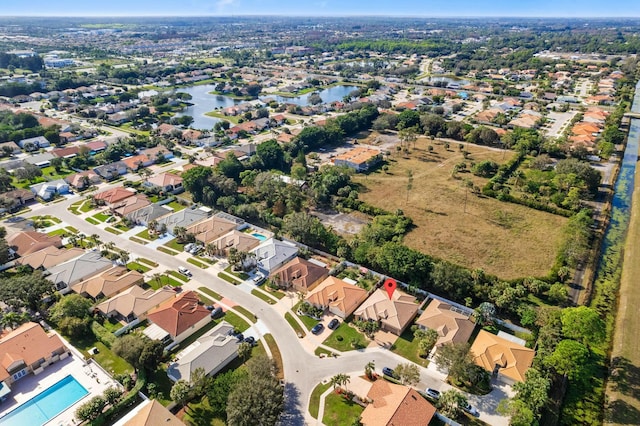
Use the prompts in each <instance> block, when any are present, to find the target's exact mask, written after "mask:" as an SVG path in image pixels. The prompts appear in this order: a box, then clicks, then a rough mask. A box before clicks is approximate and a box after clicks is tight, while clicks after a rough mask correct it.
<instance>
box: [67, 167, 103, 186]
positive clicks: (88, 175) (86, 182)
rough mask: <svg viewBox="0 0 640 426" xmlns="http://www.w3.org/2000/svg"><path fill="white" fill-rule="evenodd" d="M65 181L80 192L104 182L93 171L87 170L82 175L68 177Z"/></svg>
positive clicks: (75, 174)
mask: <svg viewBox="0 0 640 426" xmlns="http://www.w3.org/2000/svg"><path fill="white" fill-rule="evenodd" d="M64 180H65V181H66V182H67V183H68V184H69V186H72V187H74V188H76V189H78V190H83V189H85V188H88V187H89V186H91V185H97V184H99V183H100V182H102V179H100V176H98V174H97V173H96V172H94V171H93V170H85V171H83V172H80V173H74V174H72V175H69V176H67V177H66V178H64Z"/></svg>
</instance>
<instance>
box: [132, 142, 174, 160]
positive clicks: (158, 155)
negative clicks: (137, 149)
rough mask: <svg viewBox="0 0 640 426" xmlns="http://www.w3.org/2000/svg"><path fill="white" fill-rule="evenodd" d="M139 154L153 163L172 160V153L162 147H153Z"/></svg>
mask: <svg viewBox="0 0 640 426" xmlns="http://www.w3.org/2000/svg"><path fill="white" fill-rule="evenodd" d="M140 154H142V155H146V156H147V157H148V158H149V160H151V161H152V162H153V163H158V162H161V163H162V162H164V161H165V160H169V159H171V158H173V151H171V150H170V149H167V148H166V147H164V146H162V145H158V146H155V147H153V148H147V149H145V150H144V151H142V152H141V153H140Z"/></svg>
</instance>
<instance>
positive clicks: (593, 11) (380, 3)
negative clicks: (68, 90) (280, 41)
mask: <svg viewBox="0 0 640 426" xmlns="http://www.w3.org/2000/svg"><path fill="white" fill-rule="evenodd" d="M208 15H226V16H228V15H298V16H301V15H302V16H341V15H381V16H412V17H416V16H426V17H455V16H464V17H469V16H523V17H524V16H535V17H640V1H638V0H617V1H611V0H609V1H607V0H98V1H91V0H26V1H15V0H0V16H208Z"/></svg>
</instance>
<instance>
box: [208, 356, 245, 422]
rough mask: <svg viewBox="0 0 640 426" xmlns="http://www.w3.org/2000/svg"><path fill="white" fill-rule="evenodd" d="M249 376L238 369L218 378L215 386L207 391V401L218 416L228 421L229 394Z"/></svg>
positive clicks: (214, 383)
mask: <svg viewBox="0 0 640 426" xmlns="http://www.w3.org/2000/svg"><path fill="white" fill-rule="evenodd" d="M247 375H248V373H247V371H246V370H245V369H237V370H231V371H227V372H225V373H222V374H218V375H217V376H216V378H215V379H214V381H213V384H212V385H211V386H210V387H209V388H208V389H207V400H208V401H209V406H210V407H211V409H212V411H213V413H214V414H215V415H216V416H218V417H222V418H223V419H225V420H226V418H227V400H228V399H229V394H230V393H231V391H233V389H234V388H235V387H236V384H237V383H238V382H239V381H241V380H245V379H246V377H247Z"/></svg>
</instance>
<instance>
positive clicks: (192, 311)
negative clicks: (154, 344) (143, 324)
mask: <svg viewBox="0 0 640 426" xmlns="http://www.w3.org/2000/svg"><path fill="white" fill-rule="evenodd" d="M147 319H148V320H149V322H151V323H152V325H151V326H149V327H147V328H146V329H145V330H144V334H145V335H146V336H147V337H149V338H151V339H154V340H160V341H162V342H163V343H165V344H169V343H170V342H172V341H173V343H174V344H177V343H180V342H182V341H183V340H184V339H186V338H187V337H189V336H191V335H192V334H193V333H195V332H196V331H198V330H200V329H201V328H202V327H204V326H205V325H207V324H208V323H209V321H211V315H210V312H209V311H208V310H207V308H205V307H204V305H201V304H200V299H199V298H198V294H197V293H196V292H194V291H187V292H185V293H182V294H180V295H179V296H177V297H175V298H173V299H171V300H167V301H166V302H164V303H162V304H161V305H160V306H158V307H157V308H155V309H152V310H151V311H149V312H148V313H147Z"/></svg>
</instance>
